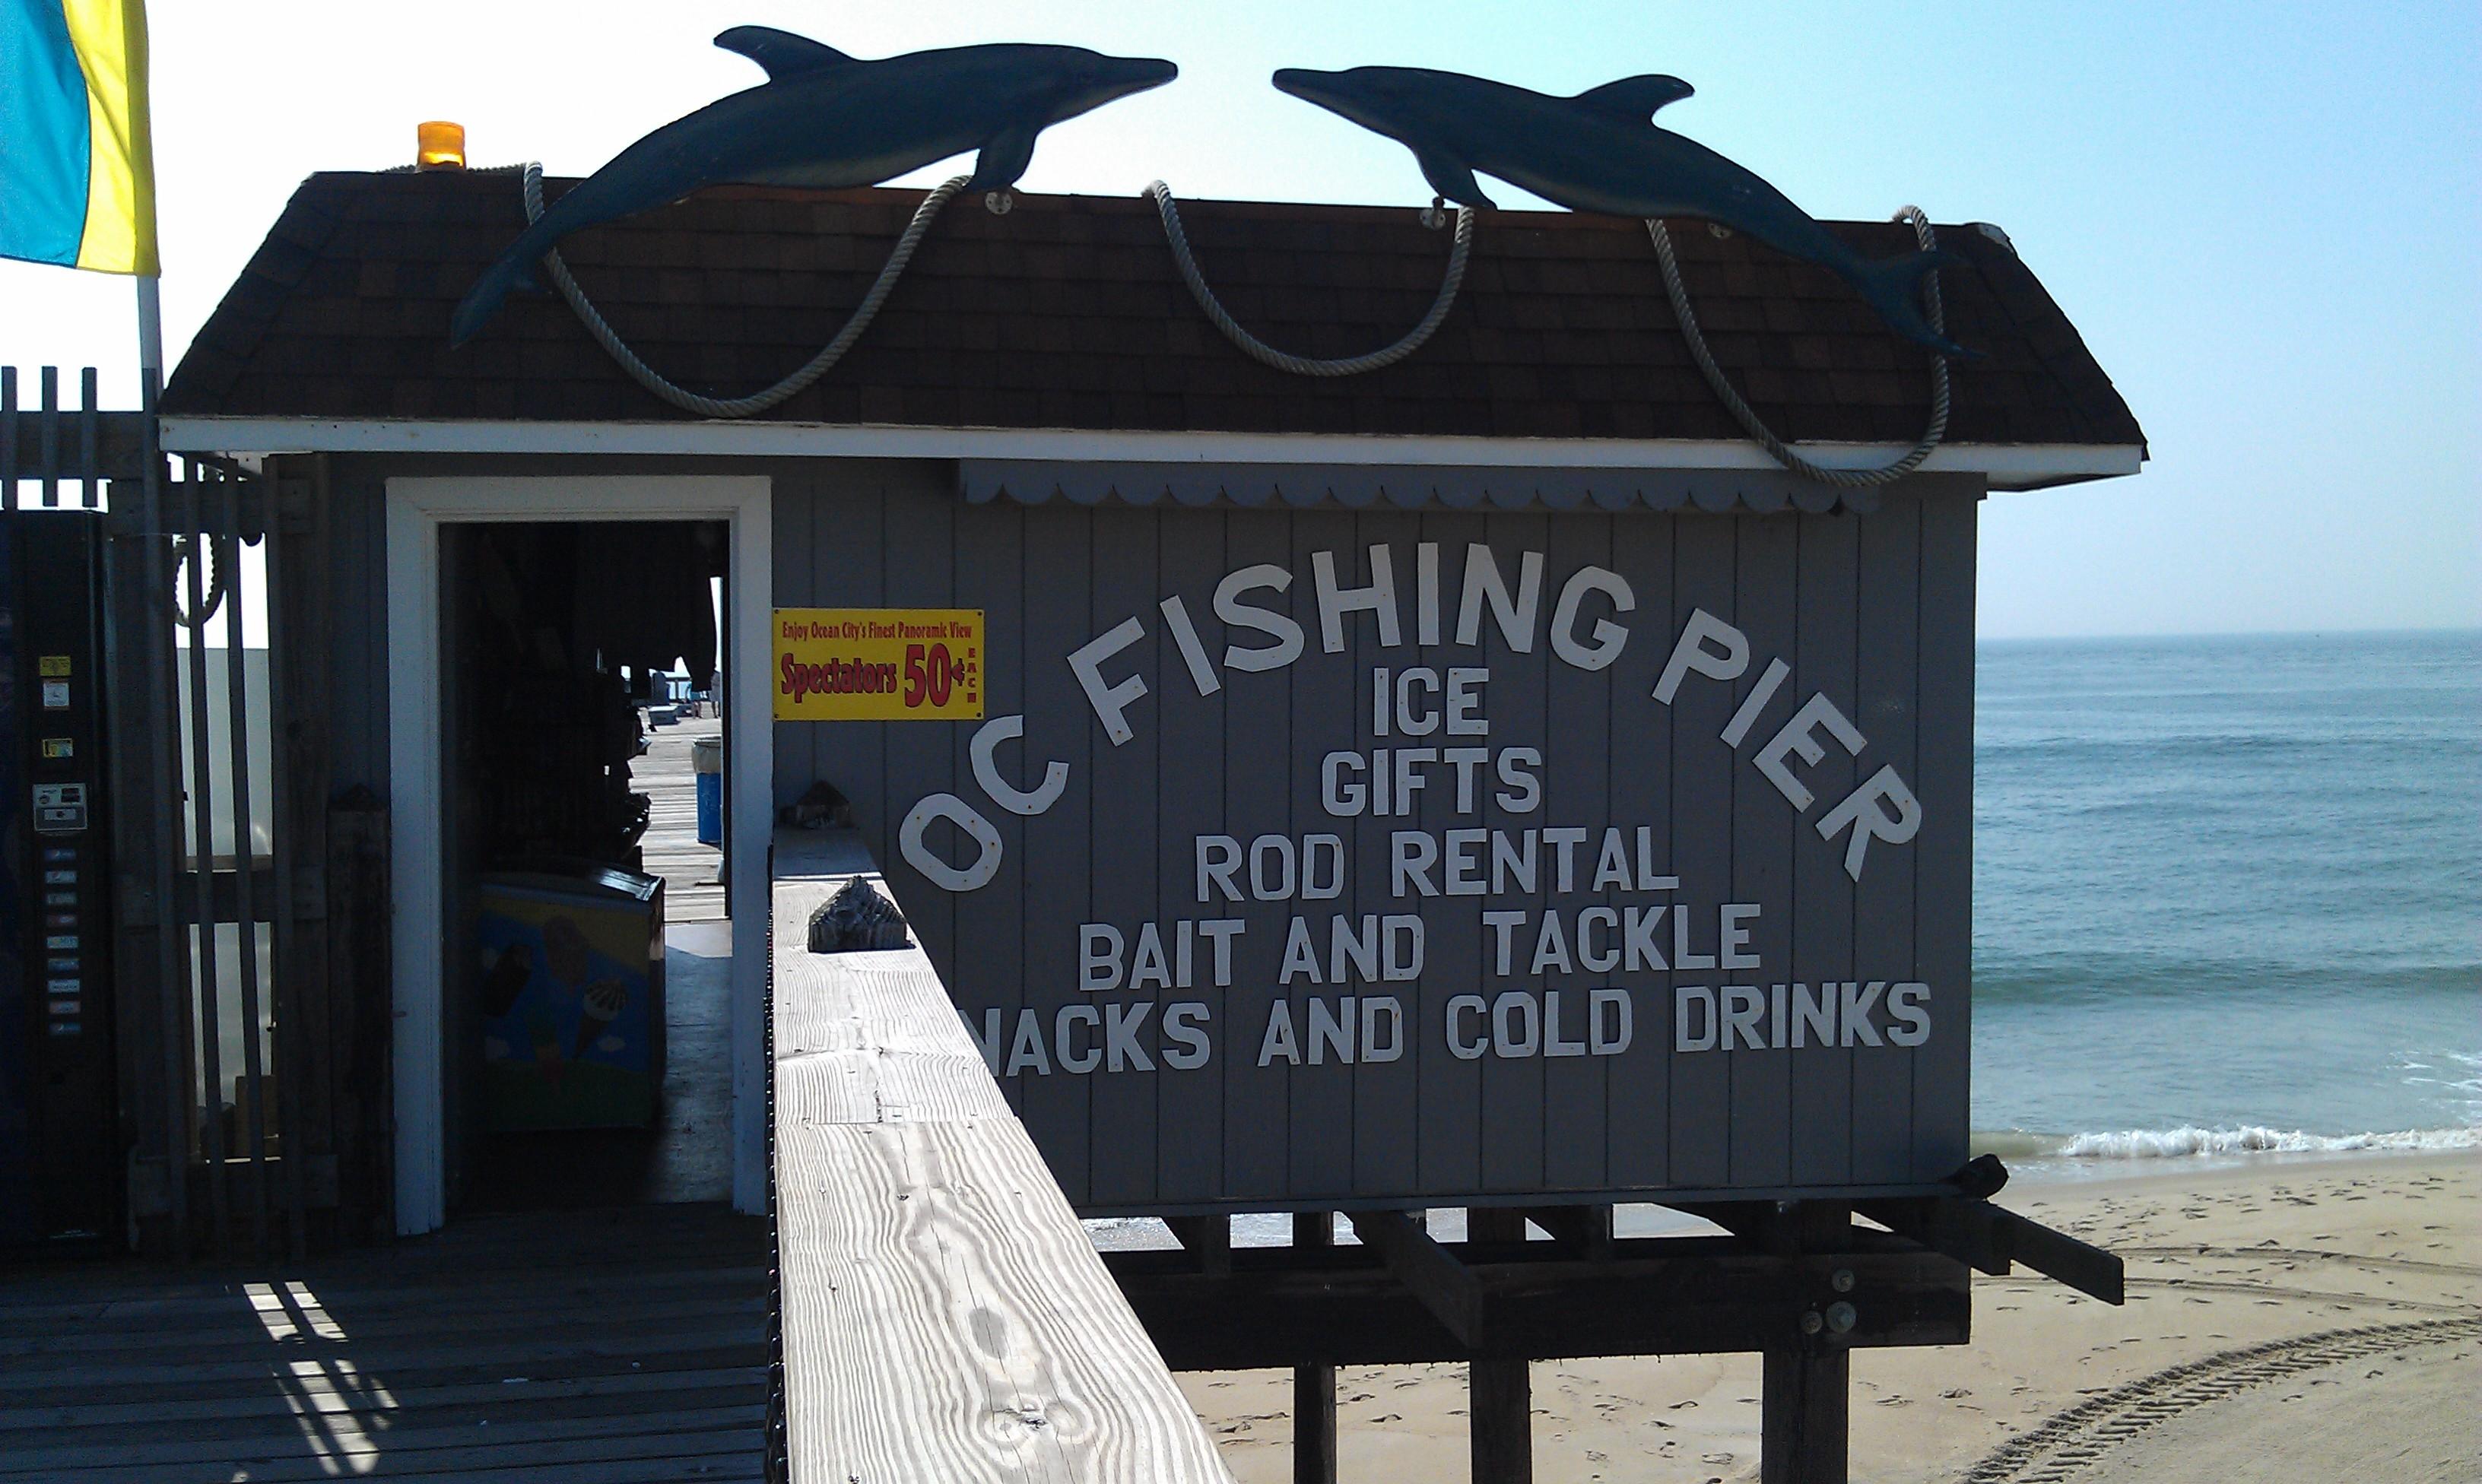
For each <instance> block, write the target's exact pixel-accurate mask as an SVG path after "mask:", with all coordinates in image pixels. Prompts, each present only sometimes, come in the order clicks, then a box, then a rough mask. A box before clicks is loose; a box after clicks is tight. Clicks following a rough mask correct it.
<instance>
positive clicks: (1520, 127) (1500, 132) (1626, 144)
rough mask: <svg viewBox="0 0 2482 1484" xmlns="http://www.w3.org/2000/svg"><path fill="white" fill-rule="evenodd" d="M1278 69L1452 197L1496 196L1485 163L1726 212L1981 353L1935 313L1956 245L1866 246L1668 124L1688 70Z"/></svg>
mask: <svg viewBox="0 0 2482 1484" xmlns="http://www.w3.org/2000/svg"><path fill="white" fill-rule="evenodd" d="M1275 83H1276V87H1277V88H1278V89H1280V90H1281V91H1285V92H1288V93H1291V94H1292V95H1293V96H1294V97H1297V98H1303V99H1306V100H1307V101H1309V102H1312V103H1315V104H1317V105H1318V106H1319V107H1321V108H1324V109H1327V110H1329V111H1330V112H1332V113H1336V114H1341V115H1343V116H1344V117H1347V118H1350V119H1352V120H1353V121H1354V122H1355V123H1358V124H1360V125H1361V126H1362V127H1363V128H1365V129H1370V130H1374V131H1376V132H1378V133H1381V134H1385V135H1386V136H1387V137H1388V138H1389V139H1392V140H1395V141H1396V142H1397V143H1401V144H1404V145H1405V146H1406V147H1408V148H1410V149H1412V150H1413V158H1414V160H1415V162H1416V163H1418V164H1419V165H1420V166H1421V168H1422V174H1423V176H1424V177H1425V178H1427V179H1428V180H1429V181H1430V183H1431V189H1432V190H1434V191H1437V192H1438V193H1439V195H1443V196H1445V197H1447V198H1448V199H1449V200H1452V201H1456V202H1459V203H1461V204H1464V205H1467V206H1489V205H1491V204H1492V202H1491V198H1490V197H1489V196H1486V195H1483V194H1482V188H1481V187H1480V186H1479V185H1477V184H1475V182H1474V171H1476V170H1480V171H1482V172H1483V173H1484V174H1486V175H1494V176H1497V177H1498V178H1499V179H1501V180H1505V181H1507V182H1509V183H1510V184H1512V185H1516V186H1521V187H1523V188H1524V189H1526V190H1528V191H1531V192H1533V193H1534V194H1535V195H1539V196H1542V197H1543V198H1544V199H1545V200H1547V201H1556V202H1558V203H1559V204H1561V205H1563V206H1566V207H1568V208H1569V209H1570V210H1571V211H1592V212H1602V213H1607V214H1609V215H1611V216H1615V217H1697V218H1701V219H1703V220H1705V221H1714V222H1720V223H1721V224H1723V225H1725V226H1729V227H1730V228H1732V229H1733V230H1734V231H1737V232H1745V233H1747V234H1749V235H1750V236H1752V237H1755V238H1756V239H1757V240H1758V241H1760V242H1762V243H1765V244H1766V245H1767V246H1768V247H1773V248H1775V249H1777V250H1778V251H1780V252H1784V253H1789V254H1790V255H1792V256H1794V257H1797V258H1801V259H1803V260H1804V261H1806V262H1810V263H1815V264H1817V265H1818V266H1819V267H1821V268H1824V269H1826V270H1827V271H1828V272H1830V273H1834V274H1835V275H1836V276H1837V277H1839V278H1841V279H1843V280H1844V281H1845V282H1846V283H1849V284H1851V285H1852V286H1853V287H1854V289H1855V291H1856V292H1858V293H1859V294H1861V296H1862V299H1866V300H1867V301H1868V302H1869V304H1870V307H1871V308H1873V309H1875V310H1877V311H1878V313H1879V317H1880V318H1881V319H1883V320H1885V321H1887V322H1888V327H1889V328H1890V329H1893V330H1894V331H1895V332H1896V333H1898V334H1900V335H1902V336H1904V337H1905V338H1906V339H1908V340H1912V341H1915V342H1918V343H1919V344H1922V345H1925V346H1928V347H1930V348H1931V349H1932V350H1934V351H1939V352H1940V353H1941V354H1942V355H1950V356H1961V357H1970V356H1973V355H1974V354H1975V353H1976V352H1974V351H1967V349H1966V348H1965V347H1963V346H1961V345H1958V344H1957V343H1956V342H1954V341H1952V340H1950V339H1948V338H1947V337H1946V336H1944V335H1942V334H1941V333H1940V332H1939V331H1937V330H1935V329H1933V328H1931V325H1930V321H1929V319H1928V318H1927V317H1925V316H1924V315H1923V313H1922V307H1921V299H1920V296H1919V294H1918V293H1917V289H1918V287H1919V285H1920V283H1921V278H1922V275H1923V274H1924V273H1929V272H1930V271H1931V270H1932V269H1934V268H1937V267H1939V266H1940V265H1941V263H1943V262H1949V261H1952V259H1950V258H1949V257H1948V255H1947V254H1945V253H1941V252H1914V253H1907V254H1905V255H1904V256H1902V257H1893V258H1880V259H1873V258H1865V257H1863V256H1862V255H1861V254H1860V253H1858V252H1856V251H1854V250H1853V249H1852V248H1851V247H1847V246H1845V244H1844V241H1843V239H1841V238H1839V237H1837V236H1836V235H1835V233H1833V232H1830V231H1829V230H1827V228H1825V227H1823V226H1821V225H1819V223H1818V221H1816V220H1815V219H1814V218H1812V217H1811V216H1810V215H1809V213H1808V212H1805V211H1803V210H1802V209H1801V208H1800V207H1798V206H1795V205H1794V204H1793V203H1792V202H1791V201H1790V200H1788V199H1786V198H1785V196H1784V195H1783V193H1782V192H1781V191H1778V190H1777V189H1776V188H1775V187H1773V186H1771V185H1768V184H1767V183H1766V182H1765V181H1763V180H1761V179H1759V178H1758V177H1757V176H1756V175H1755V174H1752V173H1751V172H1750V171H1748V170H1746V169H1742V168H1741V167H1740V166H1737V165H1735V164H1733V163H1732V162H1731V161H1729V160H1727V159H1725V158H1724V157H1723V156H1722V155H1719V154H1717V153H1716V152H1715V151H1713V150H1711V149H1709V148H1707V147H1706V146H1705V145H1703V144H1701V143H1697V142H1696V141H1695V140H1689V139H1683V138H1682V137H1681V136H1679V135H1677V134H1675V133H1672V132H1671V131H1670V130H1668V129H1659V128H1657V127H1655V125H1654V122H1653V116H1654V114H1655V112H1656V111H1657V110H1659V109H1661V108H1662V107H1663V106H1664V105H1665V104H1667V103H1677V102H1678V101H1679V100H1680V99H1682V98H1685V97H1687V96H1689V95H1690V93H1691V92H1692V91H1694V90H1692V89H1691V88H1690V86H1689V85H1688V84H1687V83H1684V82H1682V81H1681V80H1680V79H1679V78H1677V77H1665V76H1661V75H1655V74H1650V75H1647V76H1643V77H1624V78H1622V79H1621V80H1620V81H1619V82H1616V83H1605V84H1604V85H1603V86H1601V87H1599V88H1592V89H1588V90H1587V91H1584V92H1581V93H1579V94H1577V95H1576V96H1575V97H1573V98H1558V97H1552V96H1550V95H1549V94H1547V93H1541V92H1529V91H1526V90H1524V89H1522V88H1512V87H1510V86H1508V85H1507V84H1506V83H1494V82H1491V81H1488V80H1487V79H1484V78H1479V77H1467V76H1465V75H1464V74H1462V73H1458V72H1435V71H1431V70H1429V69H1427V68H1423V67H1355V68H1353V69H1352V70H1350V71H1344V72H1314V71H1310V70H1307V69H1306V68H1301V67H1286V68H1284V69H1283V70H1282V71H1280V72H1278V73H1277V74H1276V77H1275Z"/></svg>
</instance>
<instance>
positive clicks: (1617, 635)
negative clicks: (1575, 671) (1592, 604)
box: [1551, 567, 1637, 670]
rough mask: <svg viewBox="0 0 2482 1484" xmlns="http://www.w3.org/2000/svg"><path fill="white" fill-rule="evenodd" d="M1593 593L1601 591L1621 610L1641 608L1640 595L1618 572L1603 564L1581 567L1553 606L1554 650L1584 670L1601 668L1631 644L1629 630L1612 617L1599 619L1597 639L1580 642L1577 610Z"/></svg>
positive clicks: (1596, 625)
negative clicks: (1601, 565)
mask: <svg viewBox="0 0 2482 1484" xmlns="http://www.w3.org/2000/svg"><path fill="white" fill-rule="evenodd" d="M1589 592H1599V593H1603V594H1605V595H1606V596H1608V597H1609V598H1610V599H1611V600H1612V608H1613V610H1614V611H1615V612H1623V613H1625V612H1630V611H1632V610H1634V609H1635V608H1636V607H1637V594H1636V593H1634V592H1631V591H1630V590H1629V585H1628V583H1627V581H1626V580H1625V579H1624V578H1623V577H1622V576H1621V575H1620V574H1619V573H1618V572H1607V571H1605V570H1604V569H1603V568H1601V567H1579V568H1578V569H1577V575H1576V576H1574V577H1571V578H1570V579H1569V582H1568V585H1567V586H1564V587H1562V588H1561V589H1560V601H1559V602H1558V603H1556V604H1554V605H1552V608H1551V652H1552V653H1553V654H1555V655H1558V656H1559V657H1560V658H1561V659H1563V660H1566V661H1568V662H1569V663H1570V664H1573V665H1575V666H1576V667H1577V668H1579V669H1581V670H1599V669H1601V668H1603V667H1604V666H1606V665H1608V664H1611V663H1612V662H1613V661H1614V660H1617V659H1619V658H1620V657H1621V650H1622V649H1623V648H1624V646H1626V645H1627V643H1628V630H1626V629H1624V628H1622V627H1621V626H1620V625H1619V624H1616V623H1614V622H1612V621H1611V620H1610V619H1608V618H1597V619H1596V620H1595V635H1594V638H1595V641H1594V642H1593V643H1592V644H1580V643H1578V642H1577V610H1578V608H1579V607H1580V606H1581V605H1583V604H1584V602H1585V601H1586V594H1587V593H1589Z"/></svg>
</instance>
